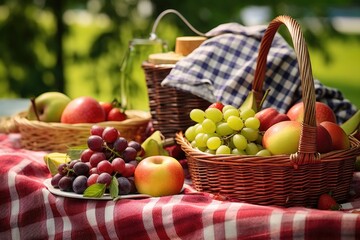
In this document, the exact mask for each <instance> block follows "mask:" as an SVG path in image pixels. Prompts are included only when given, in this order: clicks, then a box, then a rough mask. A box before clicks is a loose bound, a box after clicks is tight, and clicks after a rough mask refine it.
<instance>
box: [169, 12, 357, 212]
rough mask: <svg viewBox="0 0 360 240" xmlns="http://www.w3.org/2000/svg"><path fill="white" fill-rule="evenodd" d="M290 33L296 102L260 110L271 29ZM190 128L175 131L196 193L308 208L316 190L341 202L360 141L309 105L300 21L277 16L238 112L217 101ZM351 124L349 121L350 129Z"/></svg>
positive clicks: (197, 113) (310, 87) (328, 113)
mask: <svg viewBox="0 0 360 240" xmlns="http://www.w3.org/2000/svg"><path fill="white" fill-rule="evenodd" d="M282 24H284V25H285V26H286V27H287V29H288V30H289V32H290V34H291V36H292V39H293V43H294V48H295V52H296V54H297V59H298V63H299V69H300V77H301V85H302V99H303V101H302V102H301V103H299V104H298V105H294V106H293V107H292V108H291V109H290V110H289V111H288V112H287V113H279V112H278V111H277V110H276V109H272V108H265V109H262V108H261V102H262V100H263V97H264V96H266V94H265V93H266V91H263V89H262V88H263V87H262V85H263V78H264V76H265V68H266V60H267V54H268V52H269V48H270V47H271V43H272V40H273V37H274V35H275V33H276V32H277V30H278V28H279V27H280V26H281V25H282ZM189 117H190V119H192V120H193V125H192V126H190V127H188V128H187V129H186V131H185V132H184V133H183V132H178V133H177V135H176V140H177V143H178V144H179V145H181V147H182V149H183V150H184V152H185V154H186V157H187V160H188V167H189V171H190V175H191V179H192V183H193V185H194V187H195V189H196V190H198V191H201V192H208V193H211V194H214V195H216V196H221V197H224V198H227V199H230V200H234V201H242V202H248V203H252V204H260V205H277V206H285V207H290V206H306V207H314V206H316V203H317V201H318V198H319V196H320V195H321V194H322V193H326V192H330V191H331V192H332V196H333V197H334V198H335V199H336V200H337V201H338V202H343V201H346V200H348V198H349V192H350V185H351V181H352V176H353V172H354V163H355V160H356V157H357V156H358V155H359V154H360V142H359V140H358V139H356V138H355V137H354V136H353V135H351V134H350V132H351V131H350V130H349V129H351V125H354V126H358V121H359V118H358V117H357V118H356V117H355V116H354V117H352V118H350V119H349V120H348V122H345V123H344V124H342V125H338V124H337V123H336V119H335V115H334V113H333V112H332V110H331V109H330V108H329V107H328V106H327V105H325V104H322V103H320V102H316V99H315V90H314V80H313V77H312V72H311V66H310V61H309V55H308V51H307V48H306V44H305V40H304V38H303V35H302V33H301V31H300V27H299V24H298V23H297V22H296V21H295V20H294V19H292V18H291V17H288V16H279V17H277V18H275V19H274V20H273V21H271V23H270V24H269V26H268V28H267V29H266V31H265V33H264V36H263V39H262V41H261V44H260V49H259V55H258V60H257V66H256V70H255V77H254V80H253V85H252V91H250V94H249V95H248V98H247V99H246V100H245V101H244V102H243V104H242V105H241V106H240V108H235V107H234V106H231V105H225V106H224V105H222V104H221V103H217V104H214V105H211V106H209V107H208V108H207V109H206V110H205V111H204V110H201V109H193V110H192V111H191V112H190V114H189ZM351 121H357V123H355V122H354V124H351Z"/></svg>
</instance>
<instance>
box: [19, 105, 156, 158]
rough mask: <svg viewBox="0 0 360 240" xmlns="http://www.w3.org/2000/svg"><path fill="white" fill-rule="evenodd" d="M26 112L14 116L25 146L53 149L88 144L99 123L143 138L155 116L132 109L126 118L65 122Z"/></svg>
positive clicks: (122, 132) (43, 149) (66, 148)
mask: <svg viewBox="0 0 360 240" xmlns="http://www.w3.org/2000/svg"><path fill="white" fill-rule="evenodd" d="M25 114H26V113H25V112H22V113H19V114H17V115H15V116H14V122H15V124H16V126H17V128H18V130H19V132H20V134H21V146H22V147H23V148H26V149H30V150H35V151H53V152H56V151H58V152H66V151H67V150H68V148H69V147H75V146H80V145H84V144H86V142H87V139H88V137H89V136H90V129H91V127H92V126H93V125H95V124H96V125H101V126H112V127H115V128H116V129H118V130H119V131H120V134H121V136H123V137H125V138H126V139H127V140H135V141H138V142H142V141H143V140H145V138H146V129H147V126H148V124H149V121H150V118H151V116H150V114H149V113H148V112H144V111H136V110H128V111H126V114H127V116H128V119H126V120H124V121H106V122H100V123H94V124H91V123H79V124H64V123H47V122H41V121H30V120H28V119H27V118H26V117H25Z"/></svg>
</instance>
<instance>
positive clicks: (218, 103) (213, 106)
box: [208, 102, 224, 111]
mask: <svg viewBox="0 0 360 240" xmlns="http://www.w3.org/2000/svg"><path fill="white" fill-rule="evenodd" d="M208 108H217V109H219V110H220V111H222V109H223V108H224V104H222V103H221V102H214V103H212V104H211V105H210V106H209V107H208Z"/></svg>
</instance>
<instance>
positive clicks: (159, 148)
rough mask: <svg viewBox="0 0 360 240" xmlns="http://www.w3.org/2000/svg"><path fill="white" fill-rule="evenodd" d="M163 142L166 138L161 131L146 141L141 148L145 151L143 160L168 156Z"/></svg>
mask: <svg viewBox="0 0 360 240" xmlns="http://www.w3.org/2000/svg"><path fill="white" fill-rule="evenodd" d="M163 142H164V136H163V135H162V134H161V132H160V131H155V132H154V133H153V134H151V136H149V137H148V138H147V139H145V141H144V142H143V143H142V144H141V147H142V148H143V149H144V151H145V154H144V156H143V158H146V157H150V156H156V155H164V156H168V155H169V153H168V151H166V150H165V149H164V146H163Z"/></svg>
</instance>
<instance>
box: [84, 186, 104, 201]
mask: <svg viewBox="0 0 360 240" xmlns="http://www.w3.org/2000/svg"><path fill="white" fill-rule="evenodd" d="M105 190H106V184H103V183H95V184H93V185H91V186H90V187H87V188H86V189H85V192H84V193H83V196H84V197H94V198H101V197H102V196H103V195H104V193H105Z"/></svg>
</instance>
